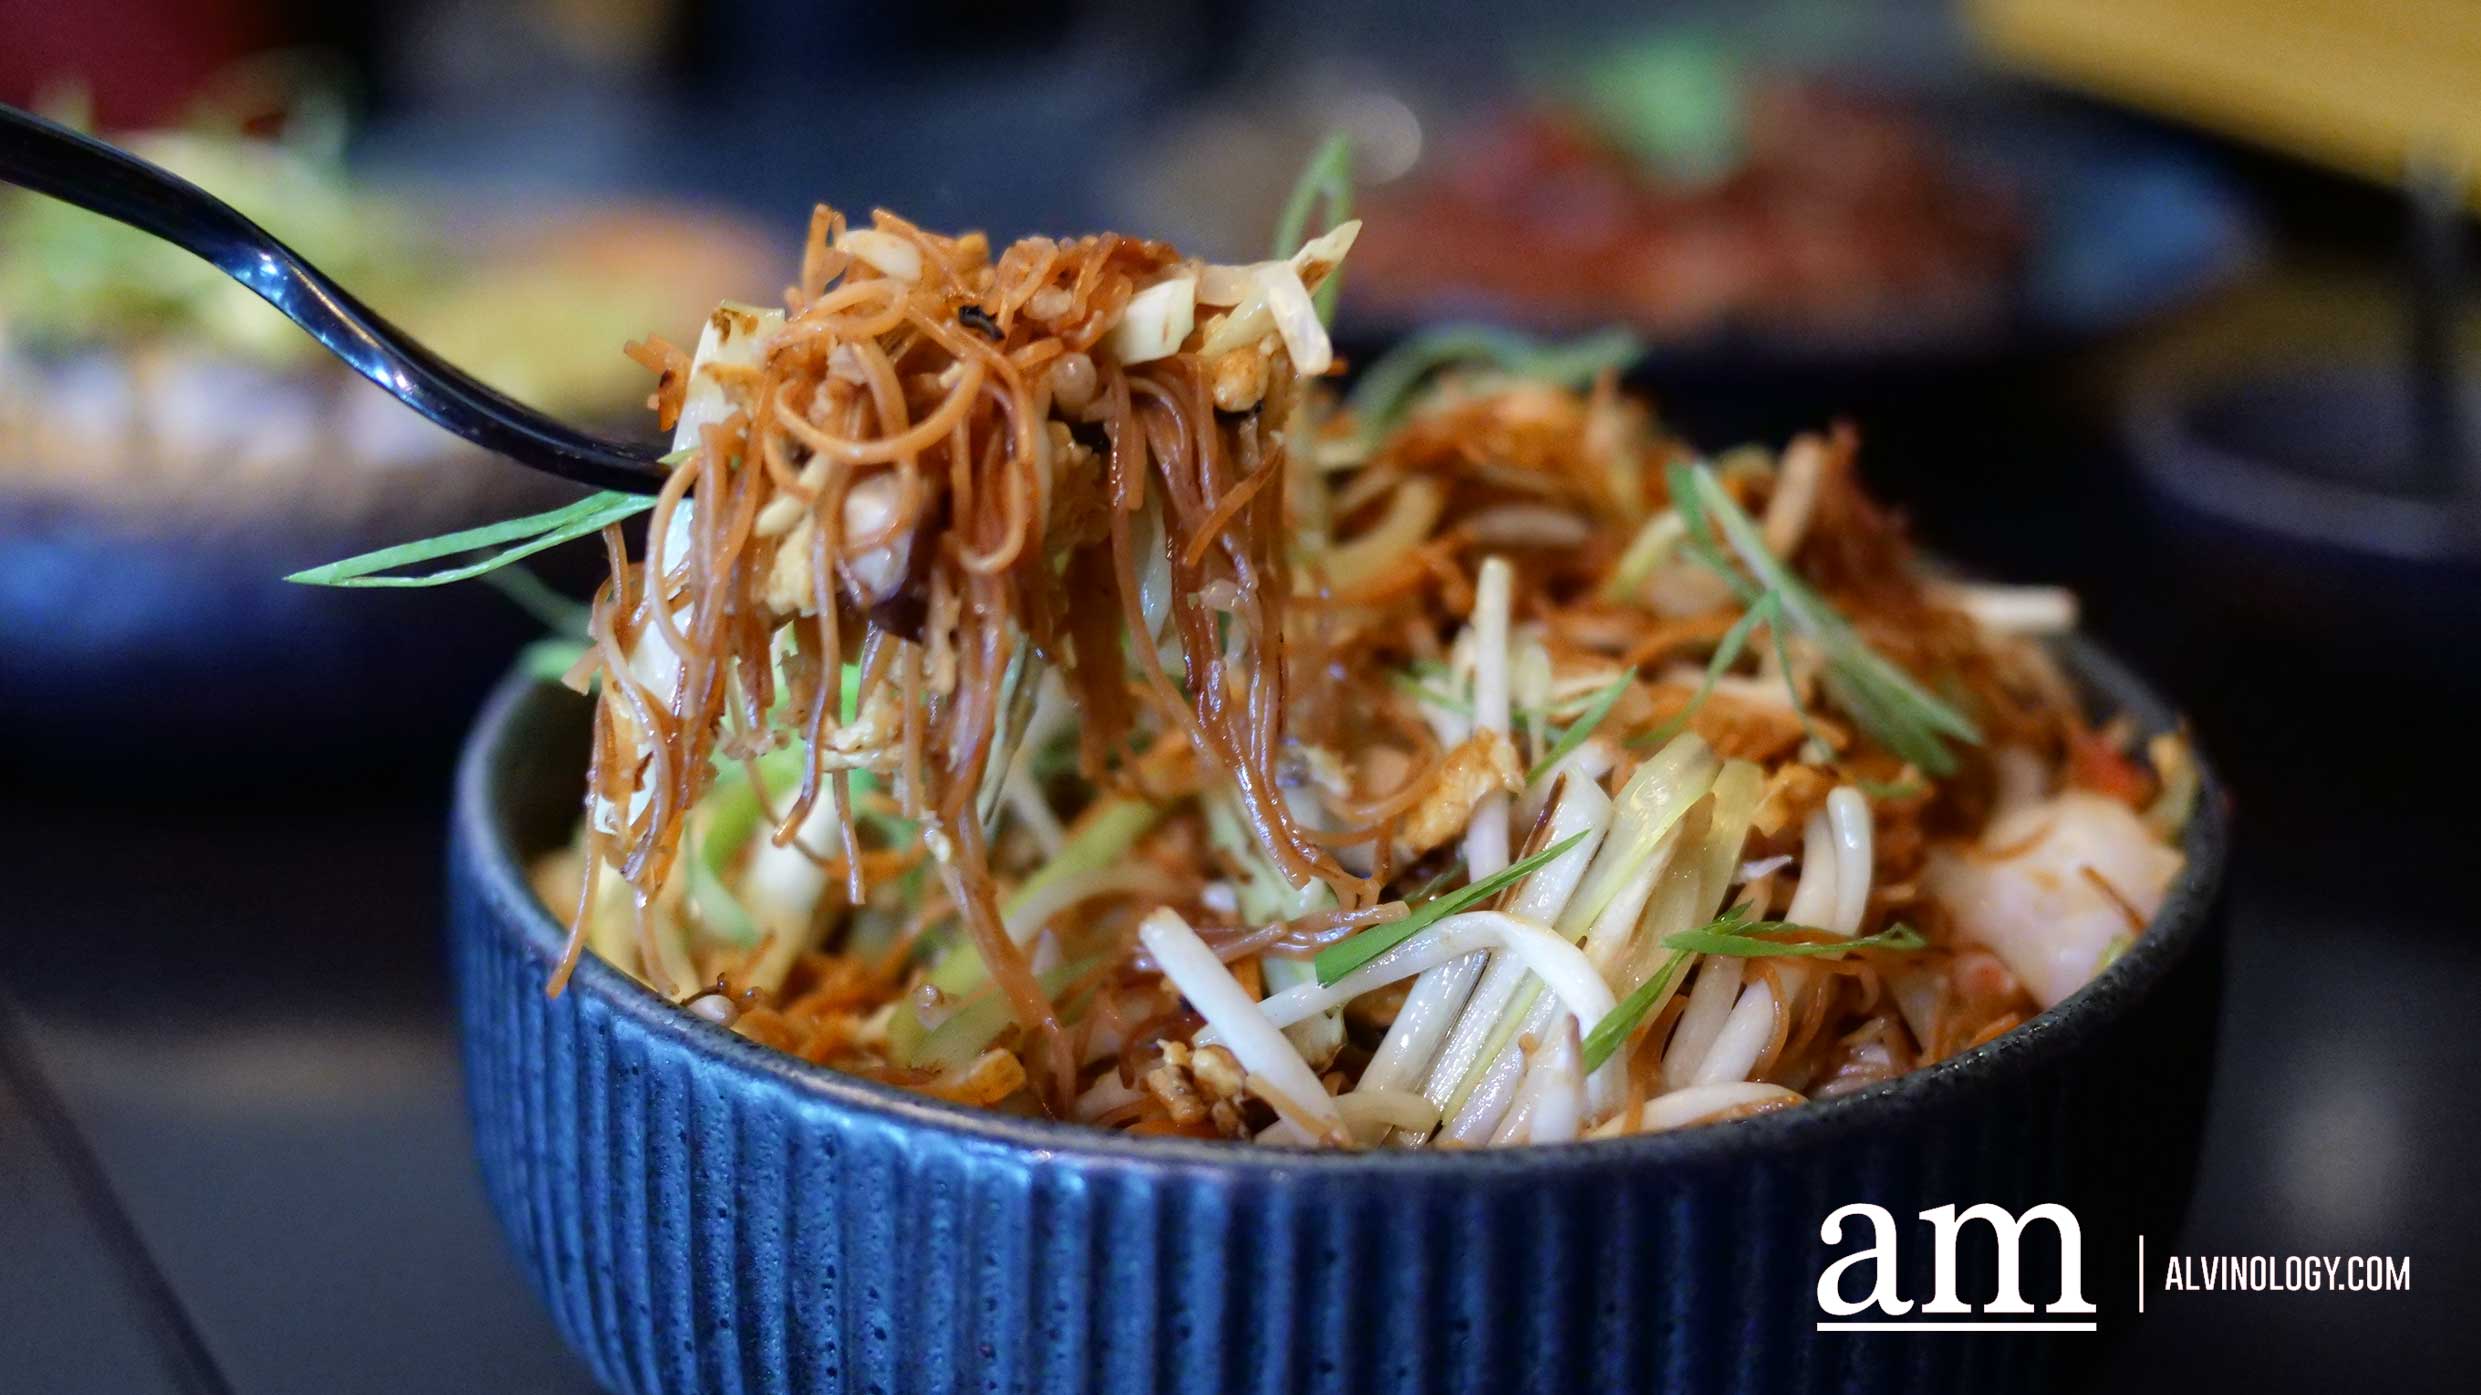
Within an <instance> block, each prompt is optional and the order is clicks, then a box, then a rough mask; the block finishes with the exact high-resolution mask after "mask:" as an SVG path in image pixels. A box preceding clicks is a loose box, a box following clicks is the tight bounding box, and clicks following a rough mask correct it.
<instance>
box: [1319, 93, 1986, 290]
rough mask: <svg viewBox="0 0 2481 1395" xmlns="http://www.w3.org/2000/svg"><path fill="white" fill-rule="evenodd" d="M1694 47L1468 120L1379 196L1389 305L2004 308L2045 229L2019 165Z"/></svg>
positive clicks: (1380, 265)
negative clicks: (1746, 73)
mask: <svg viewBox="0 0 2481 1395" xmlns="http://www.w3.org/2000/svg"><path fill="white" fill-rule="evenodd" d="M1682 58H1683V55H1682V54H1680V53H1679V51H1677V50H1672V49H1655V50H1647V51H1645V53H1644V55H1643V56H1641V57H1638V58H1635V59H1633V60H1632V61H1631V62H1630V63H1629V64H1628V65H1627V66H1622V67H1605V68H1601V69H1594V70H1588V71H1587V73H1585V74H1584V75H1583V76H1582V80H1581V81H1580V82H1579V83H1578V84H1577V87H1576V90H1577V92H1578V94H1579V95H1578V97H1577V98H1576V99H1575V100H1552V101H1537V102H1531V103H1525V104H1521V105H1516V106H1512V107H1508V108H1504V109H1502V110H1499V111H1496V112H1492V113H1490V114H1488V115H1486V116H1484V117H1482V118H1481V119H1480V120H1479V121H1478V122H1477V123H1474V125H1473V126H1472V127H1471V128H1470V129H1467V130H1463V131H1459V132H1456V133H1453V134H1452V135H1451V136H1450V139H1449V141H1448V143H1447V145H1446V151H1447V152H1448V158H1444V159H1439V160H1435V161H1433V162H1431V163H1430V164H1429V165H1428V166H1427V167H1426V168H1424V169H1423V170H1421V171H1419V172H1417V173H1416V174H1415V175H1414V176H1413V177H1412V178H1410V179H1408V180H1405V181H1403V182H1402V183H1401V184H1399V185H1397V186H1395V187H1392V188H1389V189H1386V190H1383V191H1380V192H1379V193H1378V194H1377V195H1376V196H1375V197H1373V198H1372V199H1371V201H1370V207H1369V210H1368V213H1369V225H1370V231H1369V236H1368V238H1367V240H1366V242H1365V244H1364V246H1363V247H1362V249H1361V251H1362V253H1363V257H1364V258H1365V260H1361V261H1359V262H1357V264H1356V266H1355V270H1356V271H1357V272H1359V273H1360V281H1359V285H1358V289H1360V290H1362V291H1363V292H1365V293H1366V295H1367V297H1368V302H1369V303H1370V304H1371V305H1372V306H1373V307H1374V308H1377V309H1379V310H1381V311H1383V312H1386V313H1389V314H1391V315H1403V316H1412V315H1418V314H1423V313H1430V312H1435V311H1437V310H1439V309H1440V308H1442V307H1455V308H1457V309H1459V310H1471V311H1479V312H1482V313H1486V314H1488V315H1490V316H1491V317H1493V318H1497V319H1506V320H1513V321H1519V322H1527V323H1532V324H1537V325H1543V326H1551V327H1556V326H1564V325H1573V324H1577V323H1580V322H1585V323H1595V322H1607V321H1610V320H1612V319H1614V318H1617V319H1620V320H1623V321H1625V322H1627V323H1629V324H1631V325H1633V326H1635V327H1637V328H1639V329H1641V330H1643V331H1645V332H1646V333H1648V334H1650V335H1653V336H1655V337H1658V338H1662V339H1680V338H1688V337H1695V336H1699V335H1703V334H1708V333H1712V332H1715V331H1718V330H1728V329H1734V328H1748V329H1754V330H1757V331H1759V332H1763V333H1773V334H1790V333H1803V332H1815V333H1824V334H1828V335H1835V336H1846V337H1877V336H1878V335H1879V331H1880V329H1881V327H1884V326H1888V325H1890V324H1896V325H1903V326H1906V327H1907V328H1915V329H1917V328H1918V327H1921V326H1925V325H1943V324H1971V323H1975V322H1980V321H1986V320H1988V319H1989V318H1991V317H1992V316H1994V315H1996V314H1997V313H1999V311H2000V309H2001V307H2002V305H2003V303H2004V301H2005V299H2006V291H2007V287H2008V285H2009V283H2010V281H2011V279H2012V277H2013V273H2014V269H2015V265H2016V262H2017V260H2018V258H2019V257H2020V256H2021V255H2022V253H2023V249H2024V244H2025V241H2026V237H2027V228H2026V226H2025V223H2024V220H2023V218H2022V217H2021V216H2020V215H2019V213H2018V210H2017V207H2016V201H2015V198H2014V196H2013V194H2012V193H2011V192H2010V190H2009V189H2008V187H2007V185H2006V183H2005V181H2003V180H2001V179H1999V178H1997V177H1996V176H1994V175H1992V174H1990V173H1989V172H1987V171H1980V170H1972V169H1968V168H1967V167H1965V166H1964V165H1962V164H1960V163H1959V162H1958V161H1957V160H1956V159H1955V158H1954V156H1953V152H1952V151H1950V150H1949V149H1948V148H1947V147H1946V145H1945V144H1944V143H1943V142H1941V141H1940V140H1939V139H1937V137H1936V134H1935V133H1934V132H1933V131H1932V130H1930V129H1929V128H1928V127H1927V126H1926V125H1924V124H1923V123H1922V122H1920V121H1919V120H1917V119H1915V118H1914V117H1913V116H1911V115H1910V114H1908V113H1907V112H1906V111H1905V110H1904V109H1903V108H1902V107H1901V105H1899V104H1897V103H1895V102H1891V101H1887V100H1883V99H1877V98H1872V97H1869V96H1866V95H1864V94H1862V93H1860V92H1859V91H1857V90H1855V89H1852V88H1849V87H1844V86H1840V85H1837V84H1834V83H1830V82H1822V81H1815V80H1802V79H1796V78H1791V77H1788V76H1766V77H1759V78H1753V79H1746V80H1744V79H1741V78H1740V77H1739V76H1738V75H1737V71H1736V70H1735V69H1731V68H1728V67H1724V66H1721V65H1720V64H1709V65H1705V66H1704V68H1703V70H1702V71H1701V70H1700V67H1699V65H1696V64H1695V63H1694V62H1693V61H1690V62H1684V61H1682Z"/></svg>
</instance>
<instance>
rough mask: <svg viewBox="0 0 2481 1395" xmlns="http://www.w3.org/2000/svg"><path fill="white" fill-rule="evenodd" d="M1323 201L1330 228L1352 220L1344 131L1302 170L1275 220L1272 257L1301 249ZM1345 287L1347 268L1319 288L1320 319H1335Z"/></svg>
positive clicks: (1348, 142) (1348, 138)
mask: <svg viewBox="0 0 2481 1395" xmlns="http://www.w3.org/2000/svg"><path fill="white" fill-rule="evenodd" d="M1321 199H1324V200H1325V202H1326V208H1327V226H1328V227H1334V226H1336V225H1337V224H1340V223H1346V222H1349V221H1351V219H1352V137H1351V136H1350V135H1349V134H1347V133H1345V132H1343V131H1338V132H1336V133H1335V134H1333V135H1331V136H1328V137H1327V138H1326V140H1325V141H1323V142H1321V143H1320V144H1319V146H1318V149H1317V151H1316V153H1314V154H1312V155H1311V156H1310V157H1309V163H1308V164H1306V165H1303V166H1302V167H1301V174H1300V177H1299V178H1298V179H1296V180H1294V181H1293V184H1292V193H1291V194H1290V195H1289V196H1287V197H1286V198H1285V199H1284V209H1283V213H1282V214H1281V215H1280V216H1279V217H1277V218H1276V220H1275V246H1274V250H1273V251H1270V252H1269V253H1267V255H1268V256H1270V257H1276V258H1287V257H1290V256H1291V255H1292V254H1293V252H1295V251H1296V250H1298V249H1299V247H1300V246H1301V244H1302V242H1303V241H1305V240H1306V239H1307V238H1308V236H1309V215H1310V213H1311V212H1312V211H1313V210H1315V209H1316V208H1317V206H1318V204H1319V201H1320V200H1321ZM1343 285H1344V272H1343V268H1341V267H1338V268H1337V269H1336V270H1335V271H1334V272H1333V273H1331V274H1330V275H1329V276H1328V277H1327V279H1326V283H1325V284H1324V285H1322V286H1320V287H1319V288H1318V291H1317V294H1316V295H1315V296H1314V297H1313V299H1315V300H1316V301H1317V303H1318V317H1319V318H1320V319H1322V320H1330V321H1331V320H1333V319H1334V318H1335V297H1336V295H1337V294H1338V293H1339V292H1340V291H1341V290H1342V288H1343Z"/></svg>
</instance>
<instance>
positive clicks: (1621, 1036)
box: [1581, 954, 1689, 1075]
mask: <svg viewBox="0 0 2481 1395" xmlns="http://www.w3.org/2000/svg"><path fill="white" fill-rule="evenodd" d="M1688 963H1689V960H1688V956H1687V955H1685V954H1683V955H1678V956H1675V957H1674V958H1673V959H1672V960H1671V961H1670V962H1669V963H1667V964H1665V965H1663V967H1662V970H1661V971H1660V972H1658V973H1656V974H1655V975H1654V976H1653V977H1651V978H1649V979H1647V980H1646V981H1645V982H1643V983H1640V984H1638V985H1637V991H1635V992H1633V993H1631V994H1629V995H1628V996H1627V997H1625V998H1622V999H1620V1001H1619V1005H1618V1006H1617V1007H1614V1008H1612V1009H1611V1012H1610V1015H1609V1016H1607V1017H1605V1018H1603V1019H1602V1020H1601V1021H1600V1022H1597V1023H1595V1024H1594V1029H1593V1030H1592V1031H1590V1032H1587V1033H1586V1034H1585V1046H1584V1049H1583V1053H1582V1057H1581V1061H1582V1064H1583V1065H1584V1068H1585V1073H1586V1074H1587V1075H1591V1074H1593V1073H1594V1072H1595V1071H1598V1070H1600V1069H1602V1063H1603V1062H1605V1061H1608V1060H1610V1059H1611V1053H1612V1052H1614V1051H1617V1050H1619V1049H1620V1044H1621V1043H1622V1042H1625V1041H1627V1040H1628V1034H1629V1033H1630V1032H1633V1031H1635V1030H1637V1024H1638V1023H1640V1022H1642V1021H1644V1020H1645V1015H1646V1014H1647V1013H1649V1012H1652V1011H1653V1010H1654V1005H1655V1004H1656V1003H1659V1002H1661V1001H1663V1000H1664V999H1665V998H1668V997H1670V996H1671V989H1672V985H1673V984H1674V983H1676V982H1678V980H1679V977H1680V975H1681V973H1682V972H1683V971H1685V970H1686V969H1687V968H1688Z"/></svg>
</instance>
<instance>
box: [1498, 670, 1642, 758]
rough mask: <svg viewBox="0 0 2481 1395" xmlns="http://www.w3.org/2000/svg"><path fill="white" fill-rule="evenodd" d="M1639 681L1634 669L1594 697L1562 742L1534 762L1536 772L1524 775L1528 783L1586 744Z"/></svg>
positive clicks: (1565, 733)
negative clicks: (1625, 693) (1623, 694)
mask: <svg viewBox="0 0 2481 1395" xmlns="http://www.w3.org/2000/svg"><path fill="white" fill-rule="evenodd" d="M1636 681H1637V671H1636V670H1635V669H1633V668H1632V669H1630V670H1628V671H1627V672H1626V673H1623V674H1621V675H1620V676H1619V677H1617V678H1614V679H1612V680H1611V682H1610V684H1609V686H1607V687H1605V688H1604V689H1603V690H1602V691H1600V692H1598V693H1596V694H1594V700H1593V701H1592V702H1590V703H1587V704H1586V705H1585V710H1584V711H1583V712H1582V713H1580V714H1578V716H1577V719H1576V720H1575V721H1574V722H1571V723H1569V725H1568V729H1567V730H1566V731H1563V732H1561V733H1560V734H1559V740H1557V741H1555V742H1553V743H1551V749H1549V750H1548V751H1545V752H1543V753H1542V759H1540V760H1538V761H1535V762H1534V763H1533V769H1531V770H1528V771H1526V772H1525V783H1526V784H1528V785H1530V784H1532V783H1533V782H1535V781H1536V780H1539V779H1541V778H1542V777H1543V776H1544V775H1547V774H1549V773H1550V769H1551V767H1552V766H1554V765H1557V764H1559V763H1560V762H1561V761H1563V760H1565V759H1567V757H1568V753H1569V752H1571V751H1574V750H1575V749H1576V748H1577V747H1579V746H1582V745H1584V744H1585V738H1586V737H1589V736H1591V735H1593V734H1594V728H1596V727H1598V726H1601V725H1602V722H1603V719H1604V718H1606V717H1608V716H1610V715H1611V709H1612V707H1613V706H1614V705H1616V704H1617V703H1618V702H1619V700H1620V694H1622V693H1624V692H1627V691H1628V685H1629V684H1631V683H1634V682H1636Z"/></svg>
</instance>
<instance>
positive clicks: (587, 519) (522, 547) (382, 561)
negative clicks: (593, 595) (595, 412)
mask: <svg viewBox="0 0 2481 1395" xmlns="http://www.w3.org/2000/svg"><path fill="white" fill-rule="evenodd" d="M654 506H655V501H654V498H653V496H651V495H645V494H622V493H619V492H617V491H614V490H605V491H604V492H602V493H600V494H589V495H587V496H586V497H585V498H583V499H580V500H578V501H577V502H576V503H574V504H570V505H569V506H567V507H566V508H558V509H553V510H551V511H550V512H549V513H538V514H529V515H527V516H526V517H524V518H512V519H509V520H507V521H506V522H504V523H486V524H484V525H483V526H482V527H479V528H468V529H465V530H464V531H462V532H457V533H445V534H442V535H441V536H439V537H436V538H424V539H422V540H421V541H419V542H409V543H398V544H397V545H396V546H394V547H383V548H380V549H379V550H378V551H376V552H365V553H363V554H362V555H361V556H359V557H348V558H346V559H344V560H343V561H341V562H330V563H328V564H327V565H326V566H323V567H312V568H309V569H308V570H306V571H298V572H295V573H293V574H292V575H291V576H288V577H286V578H285V580H287V581H291V582H296V583H299V584H300V585H304V586H444V585H446V584H447V583H449V582H451V581H463V580H465V579H466V578H468V577H476V576H481V575H483V574H484V573H486V572H490V571H493V570H495V569H497V568H500V567H505V566H507V565H508V564H509V563H511V562H514V561H517V560H518V559H520V558H525V557H531V556H533V555H534V554H535V553H537V552H541V551H543V550H545V549H547V548H554V547H558V546H559V545H560V544H562V543H565V542H573V541H575V540H576V539H578V538H583V537H588V536H591V535H592V534H595V533H599V532H601V531H602V530H603V529H604V527H606V526H607V525H609V524H613V523H618V522H620V521H621V520H622V519H624V518H634V517H636V516H637V515H639V514H642V513H644V512H646V511H647V510H648V509H651V508H653V507H654ZM502 544H513V545H512V546H508V547H506V548H504V549H503V550H501V551H498V552H494V553H492V554H491V555H490V556H488V557H484V558H482V559H481V560H479V561H475V562H468V563H466V564H465V565H463V566H461V567H449V568H447V569H446V570H444V571H436V572H423V573H421V574H419V575H416V576H388V575H383V573H387V572H393V571H395V570H396V569H397V568H399V567H410V566H415V565H418V564H420V563H423V562H436V561H439V560H440V559H442V558H446V557H455V556H459V555H461V554H464V553H468V552H480V551H482V550H483V549H485V548H493V547H500V546H501V545H502Z"/></svg>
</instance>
